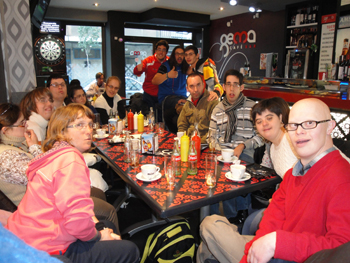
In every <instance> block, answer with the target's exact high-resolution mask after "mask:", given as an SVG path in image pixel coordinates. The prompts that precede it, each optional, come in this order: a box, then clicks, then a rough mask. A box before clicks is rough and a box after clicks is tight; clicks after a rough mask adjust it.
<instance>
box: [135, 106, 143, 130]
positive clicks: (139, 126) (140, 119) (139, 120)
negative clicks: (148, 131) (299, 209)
mask: <svg viewBox="0 0 350 263" xmlns="http://www.w3.org/2000/svg"><path fill="white" fill-rule="evenodd" d="M143 121H144V116H143V114H142V111H140V113H139V115H137V131H138V132H143V128H144V122H143Z"/></svg>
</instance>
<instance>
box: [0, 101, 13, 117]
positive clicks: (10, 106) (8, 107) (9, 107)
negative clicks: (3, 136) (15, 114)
mask: <svg viewBox="0 0 350 263" xmlns="http://www.w3.org/2000/svg"><path fill="white" fill-rule="evenodd" d="M9 109H12V104H9V105H8V106H7V109H6V110H4V111H3V112H2V113H1V114H0V116H2V115H4V114H5V113H6V112H7V111H8V110H9Z"/></svg>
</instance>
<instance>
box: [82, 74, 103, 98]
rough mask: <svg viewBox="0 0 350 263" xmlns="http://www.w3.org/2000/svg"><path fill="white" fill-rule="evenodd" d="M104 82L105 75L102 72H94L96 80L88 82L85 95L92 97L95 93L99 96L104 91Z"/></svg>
mask: <svg viewBox="0 0 350 263" xmlns="http://www.w3.org/2000/svg"><path fill="white" fill-rule="evenodd" d="M105 89H106V83H105V76H104V75H103V73H102V72H98V73H96V81H94V82H93V83H91V84H90V86H89V88H88V89H87V91H86V96H87V97H88V98H89V97H93V96H94V95H95V94H96V95H97V96H100V95H101V94H102V93H103V92H105Z"/></svg>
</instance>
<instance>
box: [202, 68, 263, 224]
mask: <svg viewBox="0 0 350 263" xmlns="http://www.w3.org/2000/svg"><path fill="white" fill-rule="evenodd" d="M223 88H224V91H225V97H224V99H223V100H222V101H221V102H220V103H219V104H218V105H217V106H216V107H215V109H214V110H213V113H212V115H211V120H210V126H209V130H211V131H213V134H216V137H217V138H216V139H217V144H218V145H217V147H216V148H218V149H220V148H221V149H225V148H228V149H234V155H235V156H237V157H239V158H240V159H241V160H244V161H247V162H249V163H254V149H256V148H257V147H260V146H262V145H264V142H263V139H262V138H261V137H260V136H258V135H256V133H255V130H254V124H253V122H252V120H251V118H250V112H251V109H252V107H253V106H254V105H255V102H254V101H252V100H250V99H247V98H246V97H245V96H244V95H243V93H242V91H243V89H244V85H243V75H242V74H241V73H240V72H239V71H237V70H234V69H229V70H228V71H226V72H225V75H224V85H223ZM207 140H209V138H208V139H207ZM250 203H251V201H250V195H247V196H238V197H236V198H233V199H230V200H226V201H223V210H224V214H225V216H226V217H227V218H228V219H229V221H230V222H231V223H233V224H235V225H237V226H239V227H242V226H243V223H244V221H245V219H246V218H247V217H248V208H249V205H250ZM210 212H211V214H220V211H219V204H218V203H217V204H213V205H211V206H210Z"/></svg>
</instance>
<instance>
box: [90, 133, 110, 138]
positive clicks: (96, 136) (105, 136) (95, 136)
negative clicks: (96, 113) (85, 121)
mask: <svg viewBox="0 0 350 263" xmlns="http://www.w3.org/2000/svg"><path fill="white" fill-rule="evenodd" d="M108 136H109V134H105V135H103V136H102V137H100V136H98V135H97V134H94V138H95V139H106V138H107V137H108Z"/></svg>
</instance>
